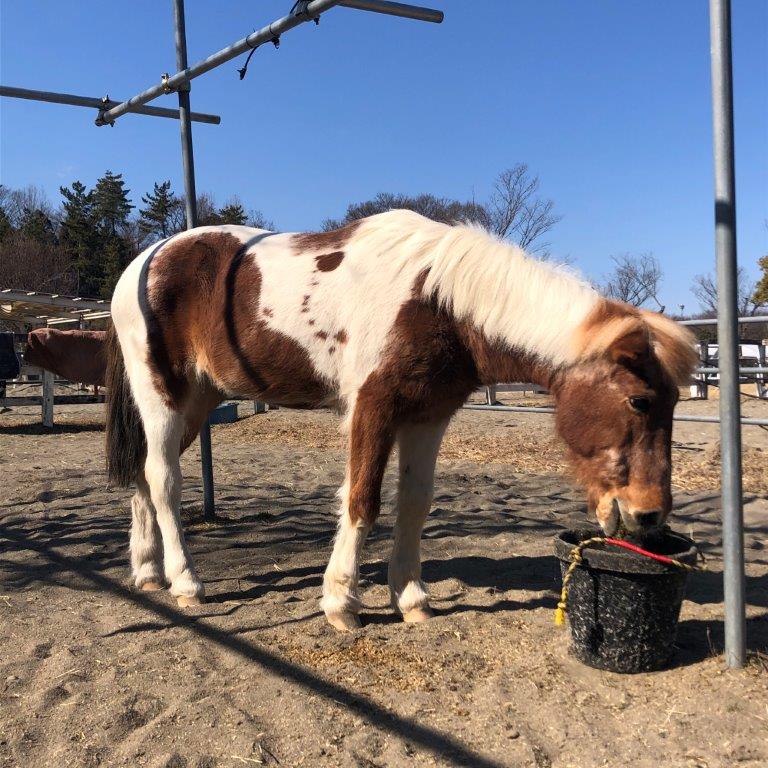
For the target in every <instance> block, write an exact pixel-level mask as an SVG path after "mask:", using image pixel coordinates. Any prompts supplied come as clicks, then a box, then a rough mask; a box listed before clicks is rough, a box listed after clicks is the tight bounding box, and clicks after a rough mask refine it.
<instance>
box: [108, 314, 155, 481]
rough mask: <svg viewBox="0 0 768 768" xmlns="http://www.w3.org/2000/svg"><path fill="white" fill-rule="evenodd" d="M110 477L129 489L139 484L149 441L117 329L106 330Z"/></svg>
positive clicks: (110, 327) (111, 327) (112, 327)
mask: <svg viewBox="0 0 768 768" xmlns="http://www.w3.org/2000/svg"><path fill="white" fill-rule="evenodd" d="M106 356H107V379H106V386H107V450H106V457H107V474H108V476H109V479H110V481H111V482H113V483H115V484H116V485H119V486H122V487H123V488H127V487H128V486H130V485H132V484H133V483H135V482H136V478H137V477H138V475H139V473H140V472H141V471H142V470H143V468H144V460H145V459H146V457H147V441H146V437H145V434H144V425H143V424H142V423H141V416H140V414H139V409H138V408H137V407H136V403H135V401H134V399H133V394H132V393H131V385H130V382H129V381H128V377H127V375H126V372H125V362H124V360H123V351H122V349H121V348H120V342H119V340H118V338H117V333H116V332H115V328H114V326H113V325H111V324H110V326H109V329H108V330H107V348H106Z"/></svg>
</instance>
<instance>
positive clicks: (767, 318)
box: [677, 315, 768, 325]
mask: <svg viewBox="0 0 768 768" xmlns="http://www.w3.org/2000/svg"><path fill="white" fill-rule="evenodd" d="M677 322H678V323H680V325H717V318H716V317H707V318H704V319H702V320H678V321H677ZM736 322H737V323H739V324H741V323H768V315H757V316H754V315H750V316H749V317H740V318H738V320H737V321H736Z"/></svg>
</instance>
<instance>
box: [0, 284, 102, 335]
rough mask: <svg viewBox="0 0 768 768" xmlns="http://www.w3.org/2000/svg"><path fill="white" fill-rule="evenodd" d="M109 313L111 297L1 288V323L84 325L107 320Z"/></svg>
mask: <svg viewBox="0 0 768 768" xmlns="http://www.w3.org/2000/svg"><path fill="white" fill-rule="evenodd" d="M109 316H110V302H109V300H108V299H92V298H85V297H83V296H62V295H61V294H58V293H39V292H37V291H18V290H14V289H13V288H0V323H2V324H3V325H19V326H20V325H24V324H29V323H33V324H39V325H65V324H68V323H78V324H80V323H90V322H94V321H98V320H102V321H103V320H106V319H108V318H109Z"/></svg>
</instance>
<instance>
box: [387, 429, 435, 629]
mask: <svg viewBox="0 0 768 768" xmlns="http://www.w3.org/2000/svg"><path fill="white" fill-rule="evenodd" d="M447 426H448V420H445V421H441V422H438V423H434V424H407V425H404V426H403V427H401V428H400V430H399V432H398V435H397V444H398V449H399V454H400V457H399V463H400V477H399V482H398V489H397V521H396V522H395V537H394V538H395V543H394V546H393V548H392V557H391V558H390V561H389V590H390V594H391V597H392V607H393V608H394V609H395V610H396V611H399V612H400V613H401V614H402V616H403V620H404V621H407V622H420V621H425V620H426V619H428V618H430V617H431V616H432V611H431V610H430V608H429V596H428V594H427V590H426V588H425V587H424V583H423V582H422V581H421V532H422V530H423V528H424V521H425V520H426V518H427V515H428V514H429V509H430V507H431V505H432V496H433V493H434V478H435V463H436V461H437V454H438V452H439V450H440V442H441V441H442V439H443V434H444V433H445V428H446V427H447Z"/></svg>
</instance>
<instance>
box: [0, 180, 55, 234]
mask: <svg viewBox="0 0 768 768" xmlns="http://www.w3.org/2000/svg"><path fill="white" fill-rule="evenodd" d="M0 207H2V208H3V210H4V211H5V213H6V215H7V216H8V218H9V219H10V222H11V225H12V226H13V227H14V228H18V227H19V226H20V225H21V222H22V221H23V220H24V217H25V216H28V215H29V213H31V212H33V211H41V212H42V213H43V214H45V215H46V216H47V217H48V218H49V219H51V220H54V216H55V214H54V210H53V207H52V206H51V203H50V201H49V200H48V197H47V196H46V194H45V192H44V191H43V189H42V188H41V187H36V186H33V185H32V184H30V185H28V186H26V187H24V188H22V189H9V188H8V187H5V186H2V185H0Z"/></svg>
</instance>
